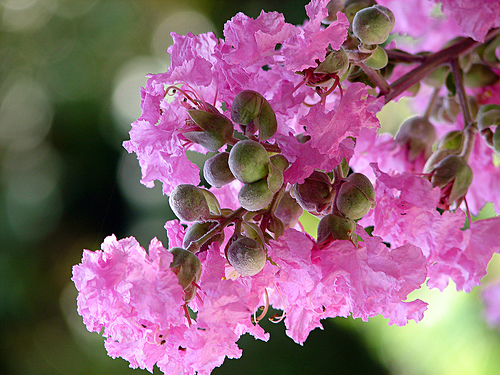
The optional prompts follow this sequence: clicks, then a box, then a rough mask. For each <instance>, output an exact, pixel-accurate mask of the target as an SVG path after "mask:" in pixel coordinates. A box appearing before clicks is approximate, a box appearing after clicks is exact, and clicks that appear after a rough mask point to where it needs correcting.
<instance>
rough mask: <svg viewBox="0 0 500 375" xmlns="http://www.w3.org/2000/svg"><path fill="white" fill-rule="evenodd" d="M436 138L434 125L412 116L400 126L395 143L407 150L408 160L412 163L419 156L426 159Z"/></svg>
mask: <svg viewBox="0 0 500 375" xmlns="http://www.w3.org/2000/svg"><path fill="white" fill-rule="evenodd" d="M436 138H437V134H436V129H435V128H434V125H432V124H431V123H430V122H429V120H427V119H426V118H424V117H422V116H414V117H411V118H409V119H408V120H406V121H405V122H403V124H401V127H400V129H399V132H398V134H397V135H396V139H395V141H396V143H398V144H400V145H401V146H404V147H407V148H408V159H409V160H410V161H413V160H415V159H416V158H417V157H418V156H419V155H421V154H423V155H424V157H425V158H428V157H429V155H430V154H431V152H432V144H433V143H434V142H435V141H436Z"/></svg>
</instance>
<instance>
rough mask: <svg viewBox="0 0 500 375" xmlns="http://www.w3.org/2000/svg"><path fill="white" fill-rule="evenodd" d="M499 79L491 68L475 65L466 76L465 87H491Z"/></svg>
mask: <svg viewBox="0 0 500 375" xmlns="http://www.w3.org/2000/svg"><path fill="white" fill-rule="evenodd" d="M499 79H500V77H499V76H498V75H496V74H495V72H494V71H493V70H492V69H491V68H490V67H489V66H486V65H483V64H473V65H472V66H471V67H470V69H469V70H468V71H467V72H466V73H465V75H464V85H465V86H467V87H472V88H476V87H485V86H491V85H493V84H494V83H495V82H497V81H498V80H499Z"/></svg>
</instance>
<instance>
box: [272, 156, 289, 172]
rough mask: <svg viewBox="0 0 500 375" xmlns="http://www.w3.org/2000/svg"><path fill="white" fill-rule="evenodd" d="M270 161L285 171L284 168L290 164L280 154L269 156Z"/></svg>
mask: <svg viewBox="0 0 500 375" xmlns="http://www.w3.org/2000/svg"><path fill="white" fill-rule="evenodd" d="M271 163H273V164H274V165H275V166H276V167H278V168H279V170H280V171H282V172H284V171H286V169H287V168H288V166H289V165H290V163H289V162H288V160H286V158H285V157H284V156H283V155H281V154H276V155H273V156H271Z"/></svg>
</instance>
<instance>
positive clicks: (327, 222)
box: [317, 214, 356, 243]
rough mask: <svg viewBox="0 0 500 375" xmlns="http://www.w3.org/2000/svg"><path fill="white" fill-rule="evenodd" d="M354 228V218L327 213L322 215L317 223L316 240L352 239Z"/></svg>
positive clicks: (320, 241) (319, 241)
mask: <svg viewBox="0 0 500 375" xmlns="http://www.w3.org/2000/svg"><path fill="white" fill-rule="evenodd" d="M355 230H356V223H355V222H354V220H351V219H349V218H344V217H340V216H337V215H335V214H329V215H326V216H325V217H323V218H322V219H321V220H320V221H319V224H318V232H317V233H318V236H317V242H318V243H323V242H326V241H329V240H349V241H351V240H352V233H353V232H354V231H355Z"/></svg>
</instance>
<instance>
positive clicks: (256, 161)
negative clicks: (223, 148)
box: [228, 140, 270, 184]
mask: <svg viewBox="0 0 500 375" xmlns="http://www.w3.org/2000/svg"><path fill="white" fill-rule="evenodd" d="M228 163H229V169H230V170H231V172H232V173H233V175H234V177H236V178H237V179H238V180H239V181H241V182H243V183H246V184H247V183H252V182H255V181H258V180H261V179H263V178H265V177H266V176H267V175H268V173H269V163H270V158H269V154H268V153H267V151H266V149H265V148H264V146H262V145H261V144H260V143H259V142H255V141H252V140H244V141H239V142H238V143H236V144H235V145H234V146H233V148H232V149H231V151H230V152H229V160H228Z"/></svg>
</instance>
